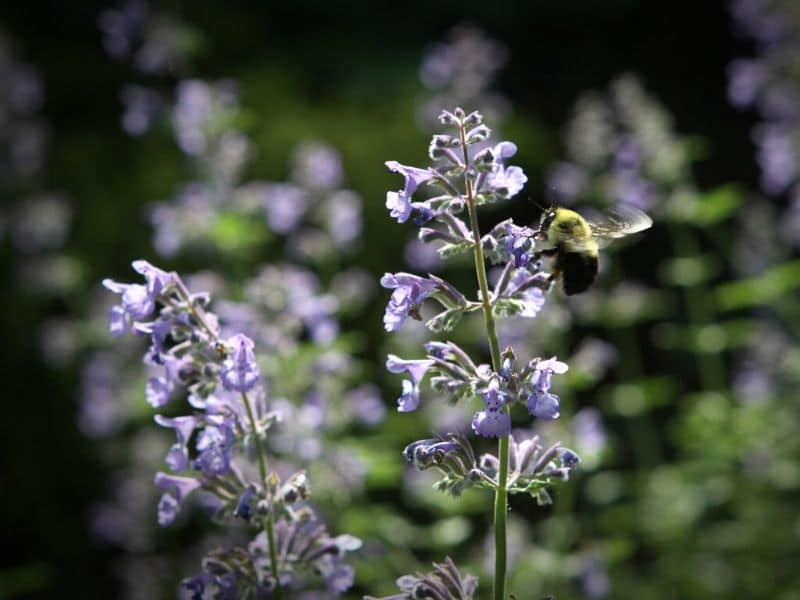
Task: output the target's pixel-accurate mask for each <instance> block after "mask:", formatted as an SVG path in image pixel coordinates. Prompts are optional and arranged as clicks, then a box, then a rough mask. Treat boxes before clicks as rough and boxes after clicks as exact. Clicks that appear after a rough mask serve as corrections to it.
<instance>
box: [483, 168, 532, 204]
mask: <svg viewBox="0 0 800 600" xmlns="http://www.w3.org/2000/svg"><path fill="white" fill-rule="evenodd" d="M527 181H528V177H527V175H525V173H524V172H523V171H522V169H521V168H520V167H504V166H502V165H500V166H498V167H497V168H496V169H495V170H493V171H492V172H491V173H489V175H488V176H487V177H486V185H487V186H488V187H489V189H490V190H492V191H493V192H494V193H496V194H497V195H498V196H500V197H501V198H504V199H508V198H513V197H514V196H516V195H517V194H518V193H519V192H521V191H522V188H523V187H525V182H527Z"/></svg>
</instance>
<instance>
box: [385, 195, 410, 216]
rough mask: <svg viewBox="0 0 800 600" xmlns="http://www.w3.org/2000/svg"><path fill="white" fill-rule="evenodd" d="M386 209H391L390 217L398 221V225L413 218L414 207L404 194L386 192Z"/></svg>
mask: <svg viewBox="0 0 800 600" xmlns="http://www.w3.org/2000/svg"><path fill="white" fill-rule="evenodd" d="M386 208H388V209H389V216H391V217H392V218H393V219H397V222H398V223H405V222H406V221H408V218H409V217H410V216H411V211H412V210H413V207H412V206H411V202H410V200H409V199H408V196H405V195H404V194H403V193H402V192H386Z"/></svg>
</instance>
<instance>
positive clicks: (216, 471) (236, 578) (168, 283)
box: [103, 260, 361, 599]
mask: <svg viewBox="0 0 800 600" xmlns="http://www.w3.org/2000/svg"><path fill="white" fill-rule="evenodd" d="M133 267H134V269H135V270H136V271H137V272H139V273H140V274H142V275H143V276H144V278H145V283H144V284H138V283H130V284H128V283H119V282H116V281H113V280H111V279H106V280H105V281H104V282H103V284H104V285H105V287H106V288H107V289H109V290H110V291H111V292H114V293H116V294H119V295H120V304H118V305H117V306H114V307H113V308H112V309H111V313H110V329H111V332H112V333H113V334H115V335H117V336H120V335H123V334H125V333H127V332H132V333H135V334H138V335H144V336H147V337H149V338H150V342H151V345H150V348H149V349H148V351H147V353H146V355H145V362H146V363H148V364H150V365H151V366H152V367H154V368H155V369H156V370H157V371H158V372H160V373H161V374H160V375H159V376H154V377H151V378H150V379H149V380H148V382H147V385H146V390H145V392H146V397H147V400H148V402H149V403H150V405H151V406H152V407H153V408H162V407H165V406H166V405H167V404H169V403H171V402H172V401H173V400H174V399H175V397H177V396H185V397H186V400H187V401H188V404H189V406H190V408H191V412H190V413H189V414H182V415H179V416H175V417H167V416H165V415H164V414H157V415H156V416H155V422H156V423H157V424H158V425H160V426H162V427H166V428H169V429H173V430H174V431H175V435H176V438H177V441H176V443H175V444H174V445H173V446H172V447H171V448H170V449H169V452H168V453H167V456H166V458H165V463H166V465H167V466H168V467H169V469H170V471H171V473H165V472H158V473H157V474H156V476H155V483H156V485H157V486H158V487H159V488H160V489H161V490H162V491H163V492H164V494H163V495H162V497H161V500H160V501H159V503H158V523H159V525H161V526H162V527H166V526H169V525H171V524H172V523H173V522H174V521H175V520H176V518H177V516H178V513H179V510H180V508H181V505H182V504H183V503H184V502H185V501H186V499H187V498H188V497H189V496H190V495H198V494H199V495H203V496H204V498H206V499H207V500H208V502H207V503H206V504H207V505H210V506H211V507H213V509H214V519H215V521H217V522H219V523H221V524H224V525H228V526H230V527H232V528H236V529H240V525H241V524H244V525H246V526H247V527H248V528H249V529H250V530H251V531H252V532H253V533H255V537H254V538H253V539H252V540H251V541H250V542H249V543H248V544H246V545H245V546H234V547H231V548H216V549H212V550H210V551H209V552H208V553H207V554H206V556H205V557H204V559H203V563H202V565H203V568H202V572H201V573H200V574H198V575H196V576H194V577H190V578H188V579H185V580H184V581H183V582H182V586H183V587H184V588H185V589H186V590H187V591H188V592H189V593H190V594H191V597H192V598H204V597H225V598H229V597H230V598H233V597H237V598H239V597H241V598H244V597H269V598H278V599H280V598H282V596H283V593H284V589H286V590H287V591H290V590H291V591H296V590H300V589H303V588H308V587H312V588H313V587H316V586H319V585H320V584H319V583H314V582H313V579H312V578H309V577H307V576H308V575H311V574H313V575H317V576H321V577H322V579H323V582H324V587H325V588H326V589H327V591H328V593H329V594H333V595H338V594H340V593H342V592H344V591H346V590H347V589H348V588H350V587H351V586H352V584H353V577H354V571H353V569H352V567H350V566H349V565H346V564H344V563H343V562H342V560H341V558H342V557H343V556H344V554H345V553H346V552H349V551H352V550H355V549H357V548H359V547H360V545H361V542H360V540H358V539H357V538H354V537H352V536H348V535H341V536H338V537H336V538H331V537H330V536H328V534H327V532H326V530H325V526H324V525H323V524H322V523H321V521H320V520H319V518H318V517H317V515H316V514H315V512H314V511H313V509H312V508H311V507H310V506H309V505H308V504H307V503H306V500H307V499H308V497H309V494H310V490H309V482H308V477H307V475H306V473H305V471H302V470H301V471H297V472H295V473H293V474H292V475H290V476H289V477H288V478H286V479H283V480H282V479H281V477H280V476H279V475H278V473H277V472H275V471H269V470H268V466H267V458H266V456H267V451H268V447H267V445H266V444H265V441H267V440H268V432H269V431H270V430H271V429H272V427H273V426H274V425H275V424H276V423H277V422H278V421H279V420H280V419H281V415H280V414H278V413H277V412H273V411H268V410H267V397H266V392H265V389H264V386H263V385H262V375H261V369H260V367H259V364H258V361H257V358H256V354H255V343H254V342H253V340H252V339H251V338H249V337H247V336H246V335H244V334H243V333H238V334H236V335H233V336H230V337H224V336H223V335H222V334H221V328H220V324H219V323H220V320H219V318H218V316H217V315H216V314H214V313H212V312H210V311H208V310H207V309H206V307H207V306H208V304H209V302H210V298H209V296H208V295H207V294H193V293H191V292H190V291H189V289H188V287H187V286H186V284H185V283H184V282H183V280H182V279H181V277H180V276H178V274H177V273H169V272H166V271H163V270H161V269H159V268H157V267H154V266H153V265H151V264H149V263H148V262H146V261H143V260H138V261H134V263H133ZM154 313H156V317H155V319H154V320H152V321H150V320H146V319H149V318H150V317H151V316H152V315H153V314H154ZM270 436H271V433H270ZM253 454H255V460H256V462H257V472H258V479H256V478H255V477H253V476H251V475H250V474H249V473H252V472H253V471H255V468H254V467H253V466H252V460H253Z"/></svg>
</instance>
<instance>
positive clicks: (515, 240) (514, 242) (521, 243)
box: [503, 223, 534, 268]
mask: <svg viewBox="0 0 800 600" xmlns="http://www.w3.org/2000/svg"><path fill="white" fill-rule="evenodd" d="M533 235H534V232H533V230H532V229H531V228H530V227H520V226H518V225H514V224H513V223H508V224H507V225H506V226H505V236H504V237H505V240H504V243H503V249H504V250H505V251H506V253H507V254H508V256H509V258H513V259H514V266H515V267H517V268H520V267H524V266H526V265H527V264H528V263H529V262H530V255H529V254H528V252H529V251H530V250H532V249H533Z"/></svg>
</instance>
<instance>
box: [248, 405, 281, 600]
mask: <svg viewBox="0 0 800 600" xmlns="http://www.w3.org/2000/svg"><path fill="white" fill-rule="evenodd" d="M242 403H243V404H244V408H245V410H246V411H247V419H248V421H250V429H252V431H253V438H254V439H255V443H256V454H257V455H258V472H259V474H260V475H261V485H262V486H263V487H264V496H267V493H268V489H269V488H268V483H267V459H266V455H265V454H264V448H263V447H262V445H261V436H260V435H258V427H257V426H256V418H255V415H254V414H253V408H252V407H251V406H250V398H248V397H247V393H246V392H242ZM264 533H265V534H266V536H267V547H268V548H269V569H270V571H271V572H272V577H273V579H274V580H275V597H276V598H277V599H278V600H280V599H281V597H282V592H281V582H280V579H279V578H278V555H277V552H276V550H275V530H274V529H273V526H272V502H270V503H269V508H268V511H267V516H266V517H264Z"/></svg>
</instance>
